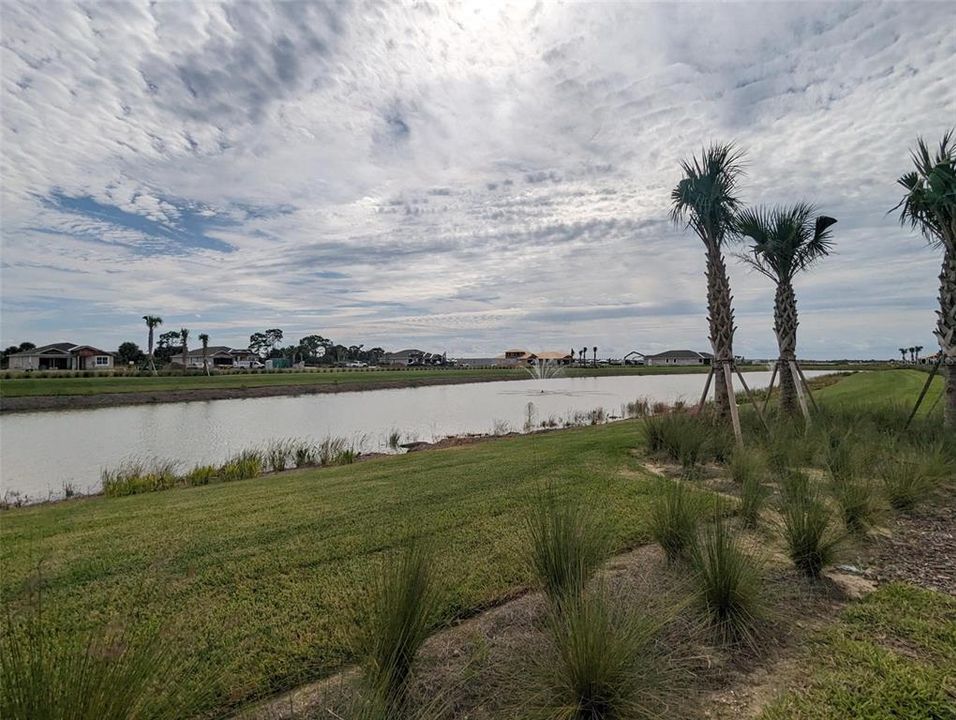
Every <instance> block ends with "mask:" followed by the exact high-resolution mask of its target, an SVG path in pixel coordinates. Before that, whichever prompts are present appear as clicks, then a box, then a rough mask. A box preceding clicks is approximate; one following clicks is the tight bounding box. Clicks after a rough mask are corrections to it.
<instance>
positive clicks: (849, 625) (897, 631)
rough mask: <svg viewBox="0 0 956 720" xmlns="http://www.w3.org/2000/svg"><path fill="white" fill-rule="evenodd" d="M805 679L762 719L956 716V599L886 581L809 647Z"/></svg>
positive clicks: (933, 719) (929, 719)
mask: <svg viewBox="0 0 956 720" xmlns="http://www.w3.org/2000/svg"><path fill="white" fill-rule="evenodd" d="M806 654H807V657H806V659H805V663H806V667H808V668H813V669H814V670H813V672H812V675H811V676H810V677H809V678H808V681H807V682H806V685H805V687H802V688H801V689H799V690H792V691H789V692H787V693H786V694H785V695H783V696H781V697H779V698H777V699H776V700H775V701H774V702H773V703H771V705H769V706H768V707H767V708H766V709H765V710H764V712H763V714H762V715H761V716H760V719H761V720H830V719H831V718H841V720H842V719H845V720H884V719H888V718H896V719H897V720H953V718H956V599H954V598H952V597H950V596H948V595H944V594H942V593H936V592H932V591H929V590H921V589H919V588H916V587H913V586H911V585H905V584H891V585H887V586H885V587H882V588H880V589H879V590H877V591H876V592H874V593H872V594H871V595H869V596H867V597H866V598H865V599H863V600H862V601H861V602H859V603H856V604H854V605H851V606H850V607H849V608H848V609H847V610H845V611H844V613H843V615H842V618H841V620H840V622H839V623H837V624H836V625H835V626H832V627H830V628H827V629H826V630H824V631H822V632H821V633H820V634H819V636H818V637H817V638H816V640H815V642H814V643H812V645H811V646H810V647H809V648H808V649H807V653H806Z"/></svg>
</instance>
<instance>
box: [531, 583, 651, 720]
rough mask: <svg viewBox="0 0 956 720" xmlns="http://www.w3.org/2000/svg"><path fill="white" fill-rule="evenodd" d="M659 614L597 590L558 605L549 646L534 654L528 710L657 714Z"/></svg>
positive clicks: (571, 719) (567, 715)
mask: <svg viewBox="0 0 956 720" xmlns="http://www.w3.org/2000/svg"><path fill="white" fill-rule="evenodd" d="M659 625H660V623H659V621H657V620H655V619H652V618H651V617H650V616H649V615H647V614H643V613H639V612H637V611H635V610H634V609H633V607H632V606H631V605H630V604H628V603H625V602H622V601H620V600H618V599H615V598H612V597H611V596H610V594H609V593H608V592H607V591H606V590H601V591H592V592H589V593H587V594H585V595H583V596H581V597H579V598H578V599H577V600H575V601H574V602H571V603H569V604H568V605H566V606H564V607H562V608H561V609H554V608H553V609H552V610H551V612H550V613H549V616H548V633H547V635H548V647H547V649H546V650H545V651H544V652H543V653H542V654H541V656H540V657H537V658H535V659H534V660H533V663H534V671H533V672H532V673H531V677H532V678H533V680H534V685H535V690H536V692H535V695H534V700H533V701H532V702H529V703H527V704H526V706H525V707H524V708H523V712H522V715H521V717H523V718H525V717H531V718H539V717H540V718H555V719H557V718H560V719H561V720H603V719H605V718H631V717H641V716H651V715H654V714H655V713H659V712H661V711H662V710H663V708H657V707H655V706H654V705H655V701H656V699H657V697H659V695H660V691H659V687H660V684H661V683H660V676H661V667H662V659H661V658H660V655H659V653H658V652H657V651H656V649H655V647H654V641H655V638H656V636H657V634H658V632H659Z"/></svg>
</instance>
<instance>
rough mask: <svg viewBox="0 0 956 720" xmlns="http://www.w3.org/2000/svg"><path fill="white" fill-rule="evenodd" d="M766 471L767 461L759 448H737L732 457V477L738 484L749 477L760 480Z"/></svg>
mask: <svg viewBox="0 0 956 720" xmlns="http://www.w3.org/2000/svg"><path fill="white" fill-rule="evenodd" d="M765 471H766V461H765V459H764V457H763V454H762V453H760V451H759V450H755V449H753V448H746V447H739V448H736V449H735V450H734V451H733V453H732V454H731V457H730V478H731V480H733V481H734V482H735V483H737V484H738V485H743V484H744V483H745V482H746V481H747V480H748V479H749V478H752V477H756V478H757V479H758V480H759V478H760V477H761V476H763V474H764V472H765Z"/></svg>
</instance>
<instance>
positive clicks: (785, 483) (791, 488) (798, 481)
mask: <svg viewBox="0 0 956 720" xmlns="http://www.w3.org/2000/svg"><path fill="white" fill-rule="evenodd" d="M777 480H778V482H779V483H780V493H781V495H782V496H783V501H784V503H785V504H786V503H790V502H792V501H799V500H802V499H803V498H806V497H807V496H808V495H810V493H811V489H810V478H809V476H808V475H807V474H806V473H805V472H803V471H801V470H793V469H791V468H786V469H784V470H783V471H782V472H780V473H779V474H778V476H777Z"/></svg>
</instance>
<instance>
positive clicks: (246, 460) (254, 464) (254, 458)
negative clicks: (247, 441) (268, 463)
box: [219, 450, 265, 482]
mask: <svg viewBox="0 0 956 720" xmlns="http://www.w3.org/2000/svg"><path fill="white" fill-rule="evenodd" d="M264 469H265V463H264V462H263V459H262V455H261V453H259V452H258V451H256V450H245V451H243V452H241V453H239V454H238V455H236V456H235V457H233V458H231V459H229V460H227V461H226V462H225V463H224V464H223V466H222V467H220V468H219V478H220V479H221V480H222V481H223V482H233V481H236V480H248V479H249V478H254V477H258V476H259V475H262V472H263V470H264Z"/></svg>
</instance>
